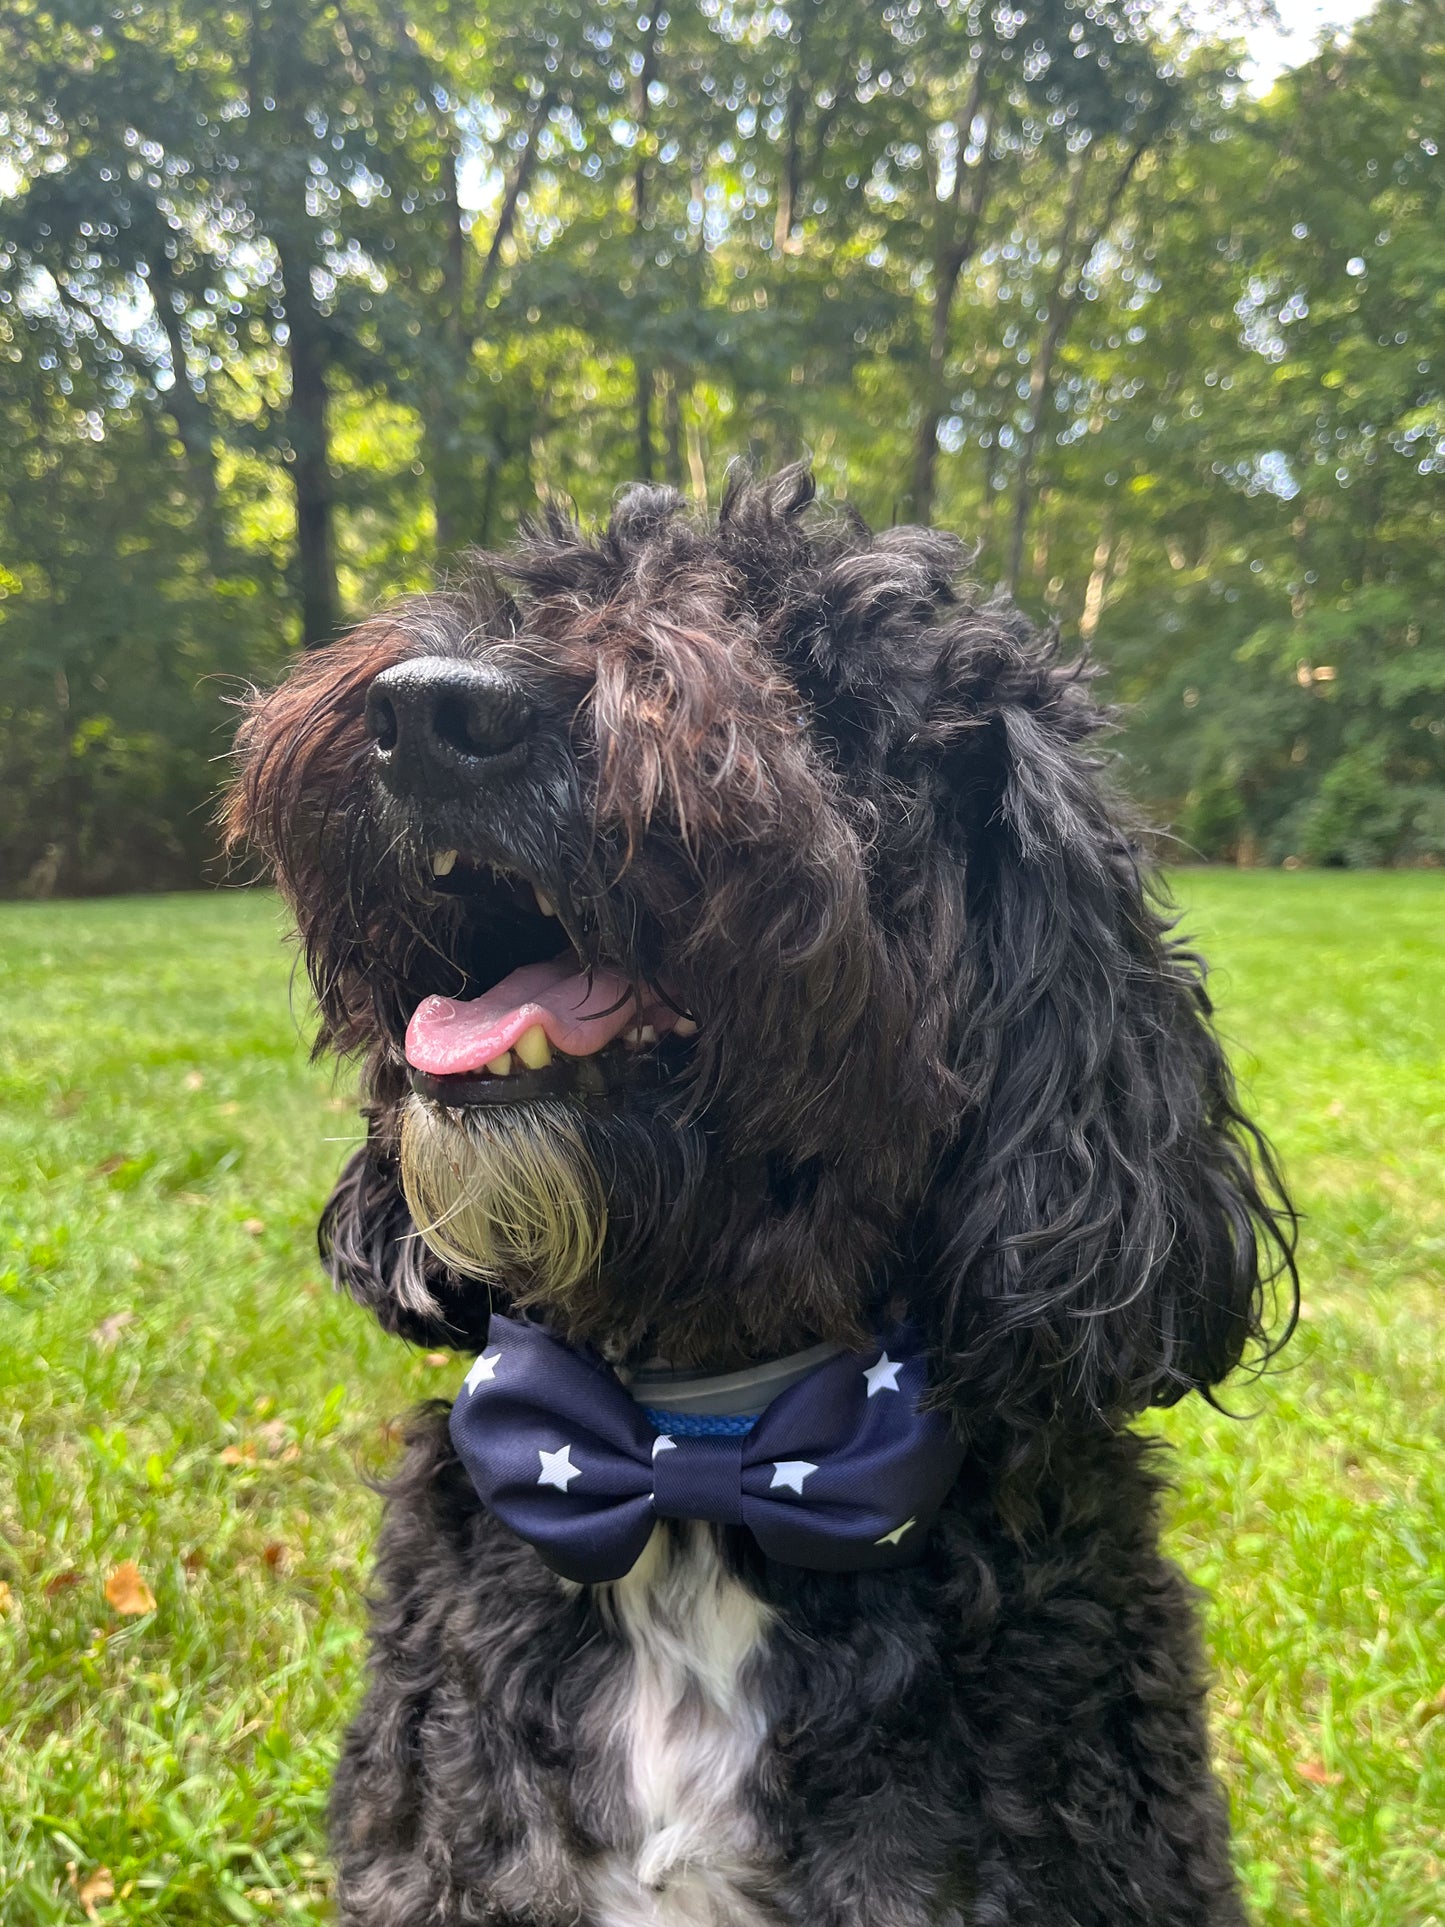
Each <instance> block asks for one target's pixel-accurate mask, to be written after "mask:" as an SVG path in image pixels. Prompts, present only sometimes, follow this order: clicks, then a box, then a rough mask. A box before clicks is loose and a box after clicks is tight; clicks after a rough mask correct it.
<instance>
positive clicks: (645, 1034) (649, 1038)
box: [637, 1024, 657, 1044]
mask: <svg viewBox="0 0 1445 1927" xmlns="http://www.w3.org/2000/svg"><path fill="white" fill-rule="evenodd" d="M637 1041H638V1043H639V1044H655V1043H656V1042H657V1031H656V1029H655V1028H654V1027H653V1026H652V1025H651V1024H643V1025H642V1026H641V1027H640V1028H639V1030H638V1032H637Z"/></svg>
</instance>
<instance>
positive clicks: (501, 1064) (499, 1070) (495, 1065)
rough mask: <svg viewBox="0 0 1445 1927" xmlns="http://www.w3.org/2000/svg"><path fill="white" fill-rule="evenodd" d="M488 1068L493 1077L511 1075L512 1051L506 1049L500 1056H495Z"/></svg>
mask: <svg viewBox="0 0 1445 1927" xmlns="http://www.w3.org/2000/svg"><path fill="white" fill-rule="evenodd" d="M487 1069H488V1070H489V1071H490V1072H491V1073H492V1076H493V1077H510V1076H511V1074H512V1053H511V1052H510V1051H509V1050H504V1051H503V1052H502V1054H501V1056H500V1057H494V1058H493V1059H492V1061H491V1063H490V1064H488V1066H487Z"/></svg>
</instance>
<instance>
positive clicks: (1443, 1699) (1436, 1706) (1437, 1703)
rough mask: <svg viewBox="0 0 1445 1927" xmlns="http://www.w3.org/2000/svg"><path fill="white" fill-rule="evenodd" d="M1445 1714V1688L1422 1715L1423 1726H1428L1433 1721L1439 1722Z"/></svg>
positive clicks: (1421, 1722)
mask: <svg viewBox="0 0 1445 1927" xmlns="http://www.w3.org/2000/svg"><path fill="white" fill-rule="evenodd" d="M1442 1714H1445V1686H1442V1687H1441V1688H1440V1691H1439V1692H1438V1693H1437V1694H1436V1695H1435V1697H1434V1699H1432V1700H1431V1701H1430V1702H1429V1704H1428V1705H1427V1706H1426V1707H1425V1708H1424V1710H1423V1711H1422V1712H1421V1714H1420V1724H1421V1726H1428V1725H1429V1723H1430V1721H1431V1720H1438V1719H1439V1718H1440V1717H1441V1715H1442Z"/></svg>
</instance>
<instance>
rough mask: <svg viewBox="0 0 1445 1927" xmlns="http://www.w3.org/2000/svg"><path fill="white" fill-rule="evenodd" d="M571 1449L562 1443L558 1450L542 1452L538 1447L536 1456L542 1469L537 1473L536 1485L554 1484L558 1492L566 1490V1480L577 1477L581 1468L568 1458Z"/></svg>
mask: <svg viewBox="0 0 1445 1927" xmlns="http://www.w3.org/2000/svg"><path fill="white" fill-rule="evenodd" d="M571 1450H572V1448H571V1446H570V1445H564V1446H563V1447H562V1450H561V1451H560V1452H544V1451H542V1449H541V1447H540V1446H539V1447H538V1449H537V1457H538V1458H539V1459H540V1460H541V1461H542V1470H541V1471H540V1472H539V1473H538V1474H537V1483H538V1485H554V1486H556V1488H557V1490H558V1491H559V1492H565V1491H566V1490H567V1482H568V1480H569V1479H575V1478H578V1477H579V1476H580V1474H581V1470H582V1468H581V1467H580V1466H577V1465H573V1463H572V1461H571V1459H570V1458H568V1456H567V1454H568V1453H569V1452H570V1451H571Z"/></svg>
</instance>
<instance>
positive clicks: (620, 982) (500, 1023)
mask: <svg viewBox="0 0 1445 1927" xmlns="http://www.w3.org/2000/svg"><path fill="white" fill-rule="evenodd" d="M675 1021H676V1018H675V1015H674V1013H673V1012H672V1011H671V1010H670V1009H669V1008H668V1007H667V1006H666V1005H662V1006H659V1007H658V1008H656V1009H654V1008H652V1007H650V1006H649V1007H648V1008H647V1009H645V1010H643V1011H642V1012H640V1013H639V1011H638V1008H637V1005H636V1003H635V1001H634V999H633V996H632V991H631V986H630V985H629V984H628V982H627V979H626V978H625V977H622V976H619V975H618V974H617V972H616V971H612V970H598V971H594V972H593V974H592V976H591V977H590V978H589V977H588V976H587V975H586V974H585V972H582V971H579V970H578V969H577V967H576V960H575V959H574V958H571V957H556V958H554V959H553V961H552V962H551V963H539V964H526V965H524V967H523V968H522V969H521V970H514V971H513V972H512V974H511V976H510V977H507V978H505V979H504V980H503V981H502V982H501V983H499V984H498V985H497V986H496V987H495V989H492V990H489V991H487V993H486V994H485V996H482V997H473V998H471V999H470V1001H468V1002H465V1003H463V1002H459V1001H458V999H457V998H455V997H427V998H424V999H423V1001H422V1002H421V1003H419V1004H418V1005H417V1007H416V1010H415V1011H414V1012H413V1014H412V1020H411V1022H410V1023H409V1024H408V1025H407V1027H406V1061H407V1062H408V1064H410V1065H411V1066H412V1068H413V1069H414V1070H419V1071H425V1072H426V1073H427V1074H428V1075H429V1076H431V1077H460V1076H462V1075H464V1074H465V1073H466V1072H468V1071H479V1070H481V1069H482V1068H483V1067H484V1066H485V1065H487V1064H489V1063H491V1062H492V1060H493V1059H494V1058H497V1057H500V1056H501V1055H502V1052H503V1051H508V1050H510V1049H511V1048H512V1046H513V1044H515V1043H516V1041H517V1039H518V1038H519V1037H520V1036H521V1035H522V1033H523V1031H526V1030H530V1029H531V1028H532V1026H533V1025H534V1024H540V1025H541V1026H542V1028H543V1030H544V1031H546V1033H547V1035H548V1037H549V1038H550V1039H551V1041H552V1045H553V1048H554V1049H556V1050H560V1051H565V1052H566V1053H567V1055H568V1056H569V1057H590V1056H592V1054H593V1053H594V1052H595V1051H599V1050H602V1049H603V1048H604V1046H606V1045H608V1044H610V1043H611V1042H612V1040H613V1038H614V1037H620V1036H621V1034H622V1032H623V1031H625V1030H629V1029H630V1028H631V1027H632V1026H633V1025H634V1024H639V1023H650V1024H652V1025H654V1026H655V1028H656V1029H657V1030H658V1032H659V1034H661V1032H662V1031H664V1030H670V1029H671V1028H672V1025H673V1024H674V1023H675Z"/></svg>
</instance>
